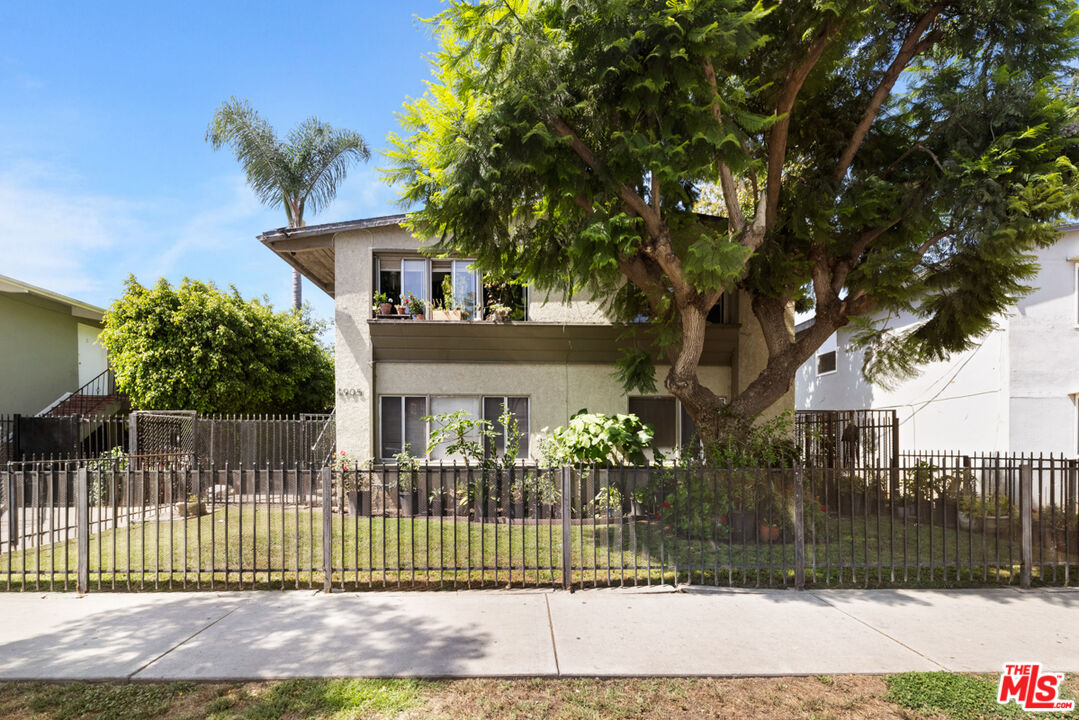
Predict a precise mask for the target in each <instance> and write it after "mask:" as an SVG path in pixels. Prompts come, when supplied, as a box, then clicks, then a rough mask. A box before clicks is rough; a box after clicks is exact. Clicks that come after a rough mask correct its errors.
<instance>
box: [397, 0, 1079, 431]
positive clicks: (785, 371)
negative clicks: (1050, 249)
mask: <svg viewBox="0 0 1079 720" xmlns="http://www.w3.org/2000/svg"><path fill="white" fill-rule="evenodd" d="M431 24H432V28H433V30H434V32H435V33H436V34H437V36H438V37H439V40H440V49H439V52H438V53H437V54H436V55H435V57H434V59H433V63H434V74H435V77H434V80H433V81H432V83H431V84H430V86H429V88H428V90H427V92H426V93H425V94H424V95H423V96H422V97H419V98H415V99H411V100H409V101H408V102H407V103H406V105H405V107H404V110H403V112H402V114H401V124H402V132H401V134H400V135H399V136H393V137H391V141H392V143H393V149H392V150H391V152H390V158H391V162H392V167H391V169H390V171H389V175H388V178H389V180H390V181H391V182H394V183H396V184H398V185H399V187H400V189H401V199H402V203H403V204H405V205H407V206H409V207H417V208H420V209H418V210H416V211H415V212H414V213H413V214H412V215H411V216H410V223H411V227H412V228H413V229H414V230H415V231H416V232H417V233H418V234H421V235H422V236H424V237H426V238H434V239H435V241H436V242H435V244H434V246H433V247H432V251H433V252H439V253H441V252H446V253H457V254H458V255H460V256H463V257H474V258H476V265H477V267H478V268H479V269H480V270H481V271H483V272H493V273H498V272H500V271H504V270H505V269H506V268H515V269H518V270H519V271H520V273H521V274H520V279H521V280H522V281H524V282H528V283H530V284H532V285H534V286H535V287H537V288H539V289H558V290H562V291H565V292H573V291H580V290H582V289H584V290H587V291H589V293H590V294H591V295H593V296H594V297H599V298H606V299H607V303H608V305H607V308H606V309H607V311H608V313H609V314H610V315H611V317H612V319H615V320H623V321H632V320H634V319H635V318H637V317H638V316H640V315H642V314H643V315H645V316H647V318H648V319H649V320H650V321H651V322H653V323H655V324H659V325H661V326H662V327H663V328H664V330H665V332H661V333H660V334H659V338H660V342H659V344H660V345H661V346H662V347H663V348H664V349H667V350H670V351H671V352H691V353H692V352H694V350H693V348H692V347H691V346H690V344H683V343H682V340H683V339H684V333H683V327H684V322H685V321H686V318H687V316H688V313H687V311H688V310H689V309H690V308H693V309H694V314H693V317H695V318H698V319H697V320H692V322H697V323H700V324H703V320H701V319H699V318H700V311H701V310H704V311H707V310H708V309H709V308H710V307H712V305H713V304H714V302H715V301H716V300H717V299H718V297H719V291H720V290H722V291H724V292H728V291H731V290H733V289H735V287H737V288H738V289H740V290H742V291H745V292H746V293H748V294H749V296H750V298H749V299H750V300H751V301H752V305H751V306H752V307H753V309H754V312H756V313H757V315H758V319H759V320H761V322H763V323H764V324H765V326H766V327H767V328H768V329H770V330H772V331H774V336H782V334H783V332H785V323H786V319H785V317H783V313H782V309H783V308H784V307H786V306H787V304H788V303H790V302H796V303H797V304H798V305H799V306H800V307H802V308H808V307H810V306H813V307H815V308H816V322H817V328H818V330H819V332H817V333H809V334H806V335H803V336H802V337H800V338H799V339H797V340H794V341H789V342H785V341H782V340H781V341H779V342H776V343H773V344H772V345H771V347H770V355H769V361H770V362H771V363H772V366H771V367H770V371H769V372H768V373H766V374H762V375H760V376H759V378H757V380H754V381H753V383H751V384H750V387H751V388H752V389H753V392H752V393H750V392H748V390H747V391H746V392H743V393H742V394H740V395H736V396H735V397H733V398H731V401H732V402H731V404H732V406H733V407H735V408H736V410H737V411H738V412H739V413H741V414H742V415H743V416H752V415H756V414H758V413H760V412H762V411H763V410H764V409H765V408H767V407H768V406H769V405H770V404H771V403H772V402H774V401H775V399H778V398H779V397H781V396H782V394H783V391H785V389H786V387H787V386H788V384H789V382H790V380H791V378H792V376H793V373H794V372H795V370H796V368H797V367H798V366H799V365H800V364H801V362H803V361H804V360H805V359H806V358H807V357H811V356H812V353H813V351H814V350H815V349H816V347H819V345H820V343H821V342H823V339H824V338H826V337H827V336H828V335H830V334H831V332H832V331H834V330H835V329H836V328H837V327H841V326H843V325H846V324H847V323H849V322H850V321H851V320H852V319H855V318H858V317H866V318H872V319H873V320H874V321H873V322H871V323H868V324H867V325H866V326H865V327H864V328H862V330H863V332H860V334H859V341H860V342H862V343H865V344H867V345H869V346H872V347H873V348H874V353H873V355H872V362H871V363H870V364H869V366H868V368H867V370H868V371H869V372H870V373H873V374H881V373H884V372H890V373H895V372H900V371H903V370H909V369H911V368H912V367H914V366H916V365H917V364H919V363H921V362H925V361H927V360H933V359H938V358H941V357H944V356H946V355H947V354H948V353H952V352H956V351H960V350H963V349H966V348H968V347H970V345H971V343H973V342H976V340H977V338H978V337H979V336H982V335H984V334H985V333H986V332H988V331H989V330H990V329H991V327H992V323H993V318H994V317H995V316H996V315H997V314H999V313H1000V312H1001V311H1002V310H1004V309H1005V308H1007V307H1008V306H1009V305H1010V304H1012V303H1013V302H1014V301H1015V300H1016V298H1018V297H1019V296H1021V295H1022V294H1023V293H1025V292H1026V291H1027V290H1028V289H1029V288H1028V283H1029V280H1030V278H1031V276H1032V273H1033V272H1034V270H1035V267H1034V265H1033V261H1032V259H1031V257H1032V252H1033V251H1034V250H1036V249H1037V248H1040V247H1046V246H1048V245H1050V244H1052V243H1053V242H1055V241H1056V239H1057V238H1058V237H1059V231H1058V229H1057V228H1058V225H1059V223H1060V222H1061V220H1062V219H1066V218H1070V217H1074V216H1075V215H1076V214H1079V137H1077V134H1079V133H1077V130H1079V103H1077V102H1076V94H1075V84H1074V83H1073V73H1074V67H1073V66H1074V60H1075V57H1076V47H1077V35H1079V14H1077V12H1076V7H1075V4H1074V2H1073V1H1072V0H986V1H984V2H965V3H930V2H928V0H926V1H920V0H919V1H917V2H914V1H912V2H901V3H897V2H889V1H887V0H869V1H865V0H858V1H856V0H847V1H844V2H828V3H818V2H812V1H811V0H798V1H795V2H784V3H767V4H752V3H740V2H734V1H733V0H701V1H699V2H668V1H667V0H634V1H630V0H615V1H614V2H611V1H610V0H602V1H601V0H574V2H566V1H563V0H536V1H535V2H517V1H509V2H502V1H501V0H476V1H475V2H465V1H463V0H452V1H451V2H449V4H448V6H447V7H446V9H445V10H444V11H443V12H442V13H440V14H439V15H438V16H437V17H436V18H435V19H434V20H432V21H431ZM905 43H906V44H907V45H908V46H913V47H914V52H913V53H912V54H911V55H910V56H909V57H908V56H905V55H904V56H903V57H902V58H900V57H899V53H900V48H901V47H903V46H904V44H905ZM893 65H894V67H895V68H896V69H897V72H898V75H895V76H891V75H889V69H890V68H892V67H893ZM709 69H711V70H712V71H714V72H710V71H709ZM803 79H804V82H802V80H803ZM713 82H714V84H713ZM875 97H876V98H879V100H880V104H879V108H878V106H877V105H876V104H875V103H874V102H873V99H874V98H875ZM860 128H866V130H865V132H864V134H861V131H860ZM724 176H726V177H727V178H728V180H727V182H728V183H729V187H728V189H729V190H731V191H732V192H731V193H730V195H731V197H732V199H731V201H730V202H729V203H728V202H727V201H726V200H723V201H720V200H719V197H722V194H719V195H718V196H717V195H716V193H715V192H714V189H715V188H716V187H717V186H719V185H720V182H721V179H722V178H723V177H724ZM709 189H712V190H711V192H712V196H713V198H716V199H715V202H713V206H714V207H715V210H713V212H715V213H718V214H722V215H723V217H714V216H708V215H698V214H697V213H696V207H697V204H698V201H699V200H700V199H701V197H702V195H704V196H705V200H706V201H707V199H708V194H709V192H710V190H709ZM814 277H816V278H817V279H818V280H822V282H817V283H814V282H813V280H814ZM627 286H629V289H627ZM810 291H812V298H810V296H809V292H810ZM767 308H772V309H773V310H774V309H775V308H779V311H778V312H774V311H773V312H771V313H770V314H769V313H765V312H764V311H765V310H766V309H767ZM898 312H910V313H913V314H914V315H915V316H917V317H918V318H919V319H920V321H921V322H920V324H919V325H918V326H917V327H916V328H915V329H913V330H912V331H911V332H910V333H909V334H907V335H905V336H903V337H902V338H896V339H893V340H891V341H888V342H886V341H885V340H886V338H885V335H884V333H883V324H882V322H881V318H885V317H887V316H888V315H889V314H894V313H898ZM699 327H700V326H699V325H698V328H699ZM824 330H827V332H823V331H824ZM687 347H688V350H687V349H686V348H687ZM683 359H686V358H683ZM695 362H696V358H694V357H689V358H688V360H687V363H686V364H685V365H684V366H689V367H692V366H693V365H694V363H695ZM647 369H648V368H647V366H646V365H645V364H643V363H642V362H641V361H640V359H639V358H637V359H632V358H630V359H627V360H626V361H625V362H624V363H623V364H622V365H621V366H620V368H619V377H620V378H621V379H622V380H623V381H624V382H626V383H627V385H629V386H633V385H637V386H639V385H640V383H641V382H642V377H643V375H644V374H645V372H644V371H646V370H647ZM758 380H759V383H758V382H757V381H758ZM709 404H710V405H712V407H709V408H707V411H708V412H712V411H714V410H715V409H716V408H717V407H718V405H719V400H718V398H710V399H709V402H706V403H696V404H695V405H696V406H697V407H701V406H702V405H705V406H707V405H709ZM698 425H701V423H700V422H698ZM708 440H709V442H711V441H712V438H708Z"/></svg>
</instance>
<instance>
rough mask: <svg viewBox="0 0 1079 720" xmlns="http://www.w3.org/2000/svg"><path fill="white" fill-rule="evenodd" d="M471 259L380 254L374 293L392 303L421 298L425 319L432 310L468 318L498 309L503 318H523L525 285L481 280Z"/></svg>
mask: <svg viewBox="0 0 1079 720" xmlns="http://www.w3.org/2000/svg"><path fill="white" fill-rule="evenodd" d="M474 262H475V261H474V260H468V259H465V260H457V259H441V258H425V257H420V256H403V255H390V254H381V255H378V256H376V258H375V264H376V273H375V277H376V281H377V282H376V292H380V293H385V294H386V296H387V297H388V298H389V301H390V302H391V303H392V304H394V305H404V303H405V300H406V299H408V297H409V295H412V296H414V297H416V298H417V299H418V300H422V301H423V302H424V306H425V309H426V312H425V314H426V315H427V319H428V320H430V319H432V313H431V311H432V310H436V309H437V310H460V311H461V315H462V319H468V320H482V319H484V316H485V315H486V314H487V313H488V312H491V311H493V310H494V309H498V310H499V311H500V314H502V315H503V319H509V320H525V319H526V315H527V308H528V295H527V288H526V287H524V286H522V285H518V284H515V283H514V282H513V281H503V282H494V281H492V282H490V283H485V282H484V281H483V279H482V278H481V276H480V273H479V272H478V271H477V270H476V269H475V268H474V267H473V263H474Z"/></svg>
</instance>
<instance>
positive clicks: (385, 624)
mask: <svg viewBox="0 0 1079 720" xmlns="http://www.w3.org/2000/svg"><path fill="white" fill-rule="evenodd" d="M684 590H685V591H683V592H674V591H673V590H671V589H666V590H659V591H657V590H652V591H646V590H644V589H641V590H638V591H632V590H585V591H579V592H575V593H572V594H571V593H567V592H562V591H512V590H509V591H507V590H493V591H462V592H415V593H390V592H385V593H382V592H371V593H342V594H338V593H335V594H332V595H324V594H321V593H311V592H301V591H292V592H283V593H282V592H273V591H262V592H255V591H249V592H232V593H209V592H201V593H158V594H154V593H139V594H118V593H117V594H113V593H94V594H90V595H87V596H85V597H78V596H76V595H68V594H45V595H37V594H15V593H8V594H0V618H2V621H0V680H14V679H47V680H57V679H85V680H128V679H130V680H163V679H191V680H233V679H257V678H286V677H319V676H426V677H470V676H522V675H543V676H559V675H562V676H574V675H587V676H615V675H783V674H796V675H802V674H839V673H892V672H901V671H906V670H942V669H946V670H959V671H984V672H997V671H999V670H1000V668H1001V665H1003V664H1004V663H1005V662H1014V661H1038V662H1041V663H1043V664H1044V665H1045V666H1046V667H1047V668H1048V669H1051V670H1053V671H1065V672H1079V591H1070V590H1057V591H1052V590H1038V591H1025V592H1023V591H1019V590H1015V589H993V590H948V591H945V590H939V591H938V590H865V591H861V590H812V591H806V592H795V591H791V590H772V591H731V590H727V591H724V590H703V589H700V590H699V589H696V588H691V589H684Z"/></svg>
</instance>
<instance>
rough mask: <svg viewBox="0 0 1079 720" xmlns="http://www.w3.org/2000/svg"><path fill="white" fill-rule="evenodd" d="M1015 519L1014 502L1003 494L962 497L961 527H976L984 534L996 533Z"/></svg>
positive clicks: (960, 501) (960, 500)
mask: <svg viewBox="0 0 1079 720" xmlns="http://www.w3.org/2000/svg"><path fill="white" fill-rule="evenodd" d="M1012 517H1013V508H1012V502H1011V500H1009V499H1008V496H1006V495H1004V494H1002V493H991V494H989V495H983V496H977V495H976V496H974V498H973V499H972V498H971V497H969V496H967V497H960V498H959V524H960V527H963V528H964V529H965V528H969V527H971V525H972V524H973V526H974V527H976V528H978V529H980V530H981V531H982V532H987V533H995V532H996V531H997V529H998V528H1007V527H1008V524H1009V523H1011V521H1012Z"/></svg>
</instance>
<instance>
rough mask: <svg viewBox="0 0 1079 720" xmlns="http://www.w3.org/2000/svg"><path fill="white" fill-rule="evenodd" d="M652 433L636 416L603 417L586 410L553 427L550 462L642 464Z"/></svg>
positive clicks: (571, 463)
mask: <svg viewBox="0 0 1079 720" xmlns="http://www.w3.org/2000/svg"><path fill="white" fill-rule="evenodd" d="M654 436H655V433H654V431H653V430H652V428H651V427H650V426H649V425H645V424H644V423H643V422H641V419H640V418H638V417H637V416H636V415H606V414H604V413H589V412H585V411H583V410H582V411H581V412H578V413H577V414H576V415H574V416H573V417H572V418H571V419H570V421H569V425H564V426H562V427H558V428H555V430H554V432H553V433H552V435H551V445H550V455H551V457H550V459H551V460H552V461H553V462H554V463H555V464H567V465H582V464H587V463H611V464H617V463H633V464H643V463H644V462H645V456H644V451H645V450H647V449H648V447H649V446H650V445H651V444H652V438H653V437H654Z"/></svg>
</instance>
